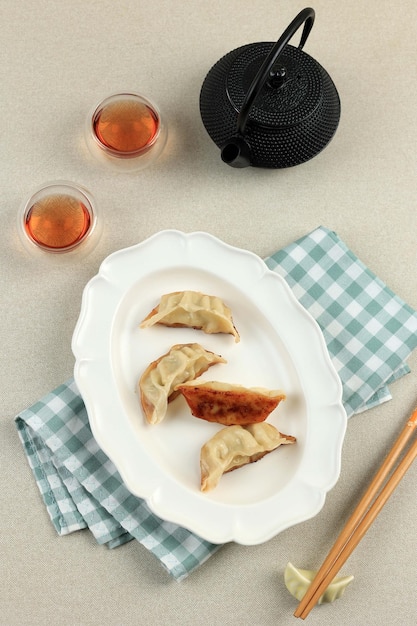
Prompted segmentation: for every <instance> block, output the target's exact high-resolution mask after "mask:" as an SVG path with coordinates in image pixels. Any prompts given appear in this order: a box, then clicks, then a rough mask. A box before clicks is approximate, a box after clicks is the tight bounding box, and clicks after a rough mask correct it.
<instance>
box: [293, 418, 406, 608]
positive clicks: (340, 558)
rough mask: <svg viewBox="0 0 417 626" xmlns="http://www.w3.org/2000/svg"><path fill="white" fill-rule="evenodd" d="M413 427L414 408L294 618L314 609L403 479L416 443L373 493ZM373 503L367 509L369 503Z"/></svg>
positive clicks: (390, 467) (386, 473) (403, 445)
mask: <svg viewBox="0 0 417 626" xmlns="http://www.w3.org/2000/svg"><path fill="white" fill-rule="evenodd" d="M416 426H417V408H416V409H414V411H413V413H412V415H411V416H410V418H409V419H408V420H407V422H406V424H405V425H404V427H403V429H402V431H401V433H400V435H399V437H398V438H397V440H396V441H395V443H394V445H393V446H392V448H391V450H390V452H389V454H388V456H387V457H386V459H385V460H384V462H383V463H382V465H381V467H380V468H379V470H378V472H377V473H376V475H375V477H374V478H373V480H372V482H371V484H370V485H369V487H368V489H367V490H366V492H365V494H364V495H363V497H362V498H361V500H360V502H359V504H358V505H357V507H356V508H355V510H354V512H353V513H352V515H351V516H350V518H349V520H348V521H347V523H346V524H345V526H344V528H343V530H342V531H341V533H340V535H339V537H338V539H337V540H336V543H335V544H334V546H333V548H332V549H331V550H330V552H329V554H328V555H327V557H326V559H325V560H324V562H323V564H322V566H321V568H320V569H319V570H318V572H317V574H316V576H315V578H314V580H313V582H312V583H311V585H310V587H309V588H308V589H307V591H306V593H305V595H304V597H303V598H302V600H301V601H300V603H299V605H298V607H297V609H296V610H295V612H294V615H295V617H301V618H302V619H305V618H306V617H307V615H308V614H309V613H310V611H311V609H312V608H313V607H314V606H315V605H316V603H317V602H318V600H319V598H320V596H321V595H322V594H323V593H324V591H325V590H326V589H327V587H328V585H329V584H330V583H331V581H332V580H333V578H334V576H335V575H336V574H337V572H338V571H339V569H340V568H341V567H342V565H343V564H344V563H345V561H346V560H347V559H348V558H349V556H350V554H351V553H352V552H353V550H354V549H355V547H356V546H357V545H358V543H359V541H360V540H361V539H362V537H363V536H364V534H365V533H366V532H367V530H368V529H369V527H370V526H371V524H372V522H373V521H374V520H375V518H376V517H377V515H378V514H379V512H380V511H381V509H382V507H383V506H384V504H385V502H386V501H387V500H388V498H389V497H390V495H391V494H392V493H393V491H394V489H395V488H396V486H397V485H398V483H399V482H400V480H401V478H402V477H403V476H404V474H405V473H406V471H407V470H408V468H409V467H410V465H411V463H412V462H413V460H414V459H415V458H416V456H417V439H416V441H415V442H414V443H413V445H412V446H411V448H410V450H409V451H408V453H407V454H406V455H405V456H404V458H403V460H402V461H401V463H400V464H399V465H398V467H397V469H396V470H395V471H394V472H393V474H392V476H391V478H390V479H389V480H388V481H387V483H386V485H385V487H384V488H383V489H382V491H381V493H380V494H379V496H378V497H376V496H377V493H378V491H379V490H380V488H381V487H382V484H383V482H384V481H385V479H386V478H387V476H388V474H389V473H390V472H391V470H392V469H393V467H394V464H395V463H396V461H397V460H398V457H399V456H400V454H401V453H402V452H403V451H404V449H405V446H406V444H407V443H408V441H409V439H410V437H411V435H412V434H413V433H414V429H415V428H416ZM374 498H376V499H375V501H374V503H373V504H372V506H371V503H372V500H374Z"/></svg>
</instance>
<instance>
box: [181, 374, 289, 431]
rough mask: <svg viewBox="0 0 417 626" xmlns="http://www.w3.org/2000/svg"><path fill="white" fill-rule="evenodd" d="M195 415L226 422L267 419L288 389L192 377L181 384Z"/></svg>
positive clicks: (251, 421)
mask: <svg viewBox="0 0 417 626" xmlns="http://www.w3.org/2000/svg"><path fill="white" fill-rule="evenodd" d="M177 389H178V390H179V391H180V392H181V393H182V395H183V396H184V398H185V399H186V401H187V404H188V406H189V407H190V409H191V413H192V414H193V415H194V416H195V417H199V418H201V419H203V420H206V421H208V422H217V423H218V424H224V425H225V426H231V425H234V424H240V425H244V424H253V423H254V422H263V421H264V420H266V418H267V417H268V415H269V414H270V413H271V411H273V410H274V409H275V408H276V407H277V406H278V404H279V403H280V402H281V401H282V400H284V399H285V393H284V392H283V391H279V390H270V389H264V388H263V387H249V388H248V387H243V386H242V385H231V384H230V383H224V382H218V381H203V382H200V381H197V380H192V381H190V382H187V383H183V384H180V385H178V386H177Z"/></svg>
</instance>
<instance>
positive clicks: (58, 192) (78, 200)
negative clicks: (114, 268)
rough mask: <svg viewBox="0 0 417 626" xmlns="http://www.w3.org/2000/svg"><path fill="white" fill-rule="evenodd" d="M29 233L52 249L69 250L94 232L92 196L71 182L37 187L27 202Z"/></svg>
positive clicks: (25, 221) (24, 219) (43, 246)
mask: <svg viewBox="0 0 417 626" xmlns="http://www.w3.org/2000/svg"><path fill="white" fill-rule="evenodd" d="M22 225H23V230H24V234H25V235H26V237H27V238H28V239H29V240H30V241H31V242H32V243H33V244H35V245H36V246H38V247H39V248H41V249H43V250H47V251H49V252H67V251H69V250H73V249H74V248H76V247H78V246H79V245H80V244H81V243H83V241H84V240H85V239H86V238H87V237H88V236H89V235H90V234H91V232H92V230H93V228H94V225H95V216H94V211H93V207H92V201H91V198H90V197H89V196H88V194H87V192H86V191H84V190H82V189H81V188H80V187H76V186H74V185H72V184H70V183H53V184H50V185H47V186H45V187H43V188H42V189H40V190H38V191H37V192H36V193H35V194H33V195H32V196H31V198H30V199H29V200H28V202H27V203H26V205H25V208H24V212H23V216H22Z"/></svg>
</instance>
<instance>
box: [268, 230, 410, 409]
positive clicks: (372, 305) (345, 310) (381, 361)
mask: <svg viewBox="0 0 417 626" xmlns="http://www.w3.org/2000/svg"><path fill="white" fill-rule="evenodd" d="M266 263H267V265H268V267H269V268H270V269H272V270H274V271H276V272H278V273H279V274H281V276H283V277H284V278H285V280H286V281H287V282H288V284H289V286H290V287H291V288H292V290H293V292H294V294H295V296H296V297H297V299H298V300H299V301H300V303H301V304H302V305H303V306H304V307H305V308H306V309H307V310H308V311H309V312H310V313H311V315H312V316H313V317H314V318H315V319H316V321H317V322H318V324H319V326H320V328H321V330H322V332H323V335H324V338H325V340H326V343H327V348H328V351H329V354H330V357H331V359H332V361H333V365H334V366H335V368H336V370H337V372H338V373H339V376H340V379H341V381H342V384H343V403H344V405H345V408H346V412H347V414H348V417H350V416H352V415H353V414H355V413H360V412H362V411H364V410H366V409H369V408H371V407H373V406H376V405H378V404H381V403H382V402H385V401H387V400H390V399H391V394H390V391H389V388H388V385H389V384H390V383H392V382H393V381H394V380H396V379H398V378H399V377H400V376H403V375H404V374H406V373H408V372H409V371H410V369H409V367H408V365H407V363H406V359H407V358H408V356H409V355H410V353H411V351H412V350H413V349H414V348H415V347H416V346H417V313H416V311H414V310H413V309H412V308H411V307H410V306H408V305H407V304H406V303H405V302H403V300H401V298H399V297H398V296H396V295H395V294H394V293H393V292H392V291H391V290H390V289H389V288H388V287H387V285H385V284H384V283H383V282H382V281H381V280H380V279H379V278H378V277H377V276H375V274H374V273H373V272H372V271H371V270H369V269H368V268H367V267H366V266H365V265H364V263H362V261H360V260H359V259H358V258H357V257H356V256H355V254H354V253H353V252H352V251H351V250H350V249H349V248H348V247H347V246H346V244H344V243H343V241H341V239H340V238H339V237H338V236H337V235H336V233H334V232H332V231H330V230H328V229H327V228H324V227H319V228H317V229H316V230H314V231H313V232H311V233H310V234H309V235H307V236H305V237H302V238H301V239H299V240H298V241H296V242H295V243H293V244H291V245H289V246H287V247H286V248H284V249H283V250H280V251H278V252H276V253H275V254H273V255H272V256H271V257H270V258H268V259H266Z"/></svg>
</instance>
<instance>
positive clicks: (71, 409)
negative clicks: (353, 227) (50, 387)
mask: <svg viewBox="0 0 417 626" xmlns="http://www.w3.org/2000/svg"><path fill="white" fill-rule="evenodd" d="M266 263H267V265H268V266H269V267H270V268H271V269H272V270H274V271H276V272H278V273H279V274H281V275H282V276H284V278H285V279H286V280H287V281H288V283H289V285H290V287H291V288H292V289H293V291H294V294H295V295H296V297H297V298H298V299H299V301H300V302H301V304H302V305H303V306H304V307H305V308H306V309H308V310H309V311H310V313H311V314H312V315H313V317H314V318H315V319H316V320H317V322H318V324H319V326H320V327H321V329H322V331H323V335H324V337H325V339H326V342H327V346H328V350H329V354H330V356H331V358H332V360H333V363H334V365H335V367H336V370H337V371H338V373H339V375H340V378H341V380H342V384H343V402H344V405H345V408H346V411H347V413H348V415H349V416H351V415H353V414H354V413H359V412H361V411H364V410H365V409H367V408H370V407H372V406H375V405H376V404H380V403H381V402H384V401H386V400H388V399H389V398H390V397H391V396H390V392H389V390H388V384H389V383H391V382H392V381H394V380H395V379H397V378H398V377H400V376H402V375H403V374H405V373H407V372H408V371H409V368H408V366H407V364H406V359H407V357H408V356H409V354H410V352H411V351H412V350H413V349H414V348H415V347H416V345H417V313H416V312H415V311H413V310H412V309H411V308H410V307H409V306H408V305H407V304H405V303H404V302H403V301H402V300H401V299H400V298H398V297H397V296H396V295H395V294H393V293H392V292H391V291H390V290H389V289H388V287H387V286H386V285H384V283H383V282H382V281H381V280H379V279H378V278H377V277H376V276H375V275H374V274H373V273H372V272H371V271H370V270H369V269H368V268H366V267H365V265H364V264H363V263H362V262H361V261H359V260H358V258H357V257H356V256H355V255H354V254H353V253H352V252H351V251H350V250H349V249H348V248H347V247H346V245H345V244H344V243H343V242H342V241H341V240H340V239H339V238H338V237H337V235H336V234H335V233H333V232H331V231H329V230H327V229H326V228H322V227H321V228H318V229H316V230H315V231H313V232H312V233H310V234H309V235H307V236H306V237H303V238H302V239H300V240H298V241H296V242H295V243H294V244H292V245H290V246H288V247H286V248H285V249H283V250H280V251H279V252H277V253H276V254H274V255H272V256H271V257H269V258H268V259H266ZM16 424H17V427H18V432H19V436H20V438H21V441H22V443H23V445H24V449H25V452H26V455H27V458H28V460H29V464H30V466H31V468H32V471H33V473H34V476H35V479H36V482H37V484H38V487H39V489H40V492H41V494H42V497H43V500H44V503H45V505H46V508H47V510H48V513H49V515H50V517H51V520H52V522H53V524H54V526H55V528H56V530H57V531H58V533H59V534H61V535H65V534H67V533H70V532H73V531H75V530H79V529H81V528H89V529H90V531H91V532H92V533H93V535H94V537H95V538H96V540H97V541H98V542H99V543H106V544H107V545H108V546H110V547H115V546H118V545H120V544H122V543H125V542H127V541H130V540H131V539H137V540H138V541H139V542H140V543H141V544H143V545H144V546H145V547H146V548H147V549H148V550H150V551H151V552H152V553H153V554H155V556H156V557H157V558H158V559H159V560H160V561H161V563H162V564H163V565H164V566H165V568H166V569H167V570H168V571H169V572H170V574H171V575H172V576H173V577H175V578H176V579H178V580H181V579H183V578H184V577H186V576H187V575H188V574H189V573H190V572H192V571H193V570H194V569H195V568H196V567H198V566H199V565H201V564H202V563H203V562H204V561H206V559H208V558H209V556H210V555H211V554H213V552H215V551H216V550H217V549H218V548H219V546H217V545H213V544H210V543H208V542H206V541H204V540H203V539H201V538H199V537H197V536H196V535H194V534H192V533H191V532H189V531H187V530H185V529H183V528H180V527H178V526H177V525H175V524H172V523H169V522H165V521H163V520H161V519H159V518H158V517H156V516H155V515H154V514H153V513H152V512H151V511H150V510H149V508H148V507H147V505H146V504H145V502H144V501H143V500H141V499H140V498H137V497H135V496H133V495H132V494H131V493H130V492H129V491H128V490H127V488H126V487H125V486H124V484H123V482H122V480H121V478H120V475H119V474H118V472H117V470H116V468H115V466H114V465H113V463H112V462H111V461H110V460H109V459H108V458H107V457H106V455H105V454H104V452H103V451H102V450H101V449H100V448H99V447H98V445H97V443H96V441H95V440H94V438H93V436H92V433H91V430H90V426H89V422H88V417H87V413H86V409H85V406H84V403H83V401H82V399H81V397H80V395H79V392H78V390H77V387H76V385H75V383H74V381H73V380H70V381H68V382H67V383H65V384H63V385H61V386H59V387H58V388H57V389H55V390H54V391H52V392H51V393H49V394H47V396H46V397H44V398H43V399H42V400H40V401H39V402H37V403H36V404H34V405H33V406H32V407H31V408H29V409H27V410H25V411H23V412H22V413H21V414H20V415H18V416H17V418H16Z"/></svg>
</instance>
